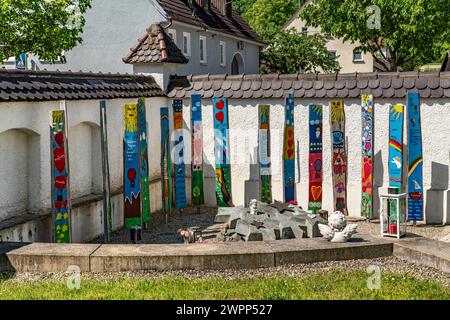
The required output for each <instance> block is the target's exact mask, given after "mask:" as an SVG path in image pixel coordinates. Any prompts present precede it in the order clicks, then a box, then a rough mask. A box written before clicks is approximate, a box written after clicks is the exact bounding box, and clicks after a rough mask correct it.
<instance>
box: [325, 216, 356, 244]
mask: <svg viewBox="0 0 450 320" xmlns="http://www.w3.org/2000/svg"><path fill="white" fill-rule="evenodd" d="M357 227H358V226H357V225H356V224H349V225H347V222H346V221H345V216H344V214H343V213H342V212H340V211H336V212H334V213H332V214H331V215H330V216H329V217H328V225H326V224H320V223H319V230H320V233H321V234H322V236H323V237H324V238H325V239H327V240H328V241H331V242H347V241H348V239H350V238H351V237H352V235H353V234H355V233H356V232H357V231H356V228H357Z"/></svg>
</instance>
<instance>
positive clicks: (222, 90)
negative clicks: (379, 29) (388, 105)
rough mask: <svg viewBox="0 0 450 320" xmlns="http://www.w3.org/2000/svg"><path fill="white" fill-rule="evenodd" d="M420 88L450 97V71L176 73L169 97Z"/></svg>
mask: <svg viewBox="0 0 450 320" xmlns="http://www.w3.org/2000/svg"><path fill="white" fill-rule="evenodd" d="M408 91H417V92H419V93H420V96H421V97H422V98H450V72H383V73H377V72H371V73H348V74H343V73H338V74H337V73H332V74H315V73H311V74H287V75H279V74H271V75H259V74H258V75H237V76H228V75H225V74H222V75H199V76H192V75H190V76H184V77H180V76H173V77H172V78H171V82H170V84H169V90H168V97H170V98H189V97H190V96H191V95H192V94H200V95H201V96H203V98H206V99H209V98H212V97H217V98H222V97H224V98H233V99H260V98H282V97H285V96H287V95H288V94H290V93H293V94H294V96H295V97H296V98H341V99H343V98H357V97H360V96H361V95H363V94H372V95H373V96H374V97H375V98H404V97H406V93H407V92H408Z"/></svg>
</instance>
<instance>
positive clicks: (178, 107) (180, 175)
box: [173, 99, 186, 209]
mask: <svg viewBox="0 0 450 320" xmlns="http://www.w3.org/2000/svg"><path fill="white" fill-rule="evenodd" d="M173 122H174V130H175V135H174V139H175V141H174V157H175V158H174V159H173V162H174V164H175V199H176V201H175V204H176V206H177V208H178V209H184V208H186V168H185V164H184V137H183V100H179V99H176V100H174V101H173Z"/></svg>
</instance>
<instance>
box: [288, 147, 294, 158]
mask: <svg viewBox="0 0 450 320" xmlns="http://www.w3.org/2000/svg"><path fill="white" fill-rule="evenodd" d="M287 154H288V158H289V159H292V156H293V155H294V150H292V149H289V150H288V151H287Z"/></svg>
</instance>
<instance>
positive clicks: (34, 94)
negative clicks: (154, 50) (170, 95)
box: [0, 69, 165, 102]
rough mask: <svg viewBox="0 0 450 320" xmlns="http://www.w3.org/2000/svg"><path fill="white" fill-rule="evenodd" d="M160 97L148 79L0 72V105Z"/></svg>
mask: <svg viewBox="0 0 450 320" xmlns="http://www.w3.org/2000/svg"><path fill="white" fill-rule="evenodd" d="M161 96H165V94H164V92H163V91H162V90H161V88H160V87H159V86H158V85H157V84H156V82H155V80H154V79H153V77H151V76H140V75H128V74H102V73H83V72H70V71H69V72H60V71H19V70H6V69H0V102H1V101H50V100H88V99H115V98H116V99H117V98H135V97H161Z"/></svg>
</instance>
